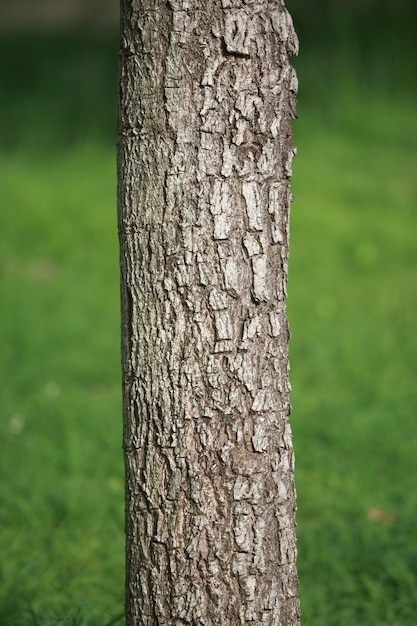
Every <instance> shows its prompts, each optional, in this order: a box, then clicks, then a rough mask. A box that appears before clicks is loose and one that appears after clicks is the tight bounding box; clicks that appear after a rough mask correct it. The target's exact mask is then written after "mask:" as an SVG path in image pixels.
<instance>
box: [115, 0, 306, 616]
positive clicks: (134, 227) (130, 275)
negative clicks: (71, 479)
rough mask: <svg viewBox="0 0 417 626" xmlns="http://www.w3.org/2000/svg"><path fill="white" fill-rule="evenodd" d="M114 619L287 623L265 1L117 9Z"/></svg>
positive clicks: (272, 12)
mask: <svg viewBox="0 0 417 626" xmlns="http://www.w3.org/2000/svg"><path fill="white" fill-rule="evenodd" d="M121 25H122V29H121V45H120V117H119V152H118V158H119V163H118V172H119V234H120V250H121V292H122V361H123V402H124V450H125V464H126V534H127V549H126V550H127V566H126V569H127V599H126V602H127V605H126V611H127V624H128V625H129V626H132V625H135V626H137V625H141V626H156V625H162V624H164V625H169V626H179V625H185V624H192V625H196V626H197V625H199V626H200V625H201V626H226V625H227V626H235V625H236V626H237V625H243V624H247V623H250V624H254V625H259V626H261V625H262V626H278V625H282V626H284V625H285V626H293V625H295V624H299V603H298V597H297V574H296V565H295V559H296V547H295V490H294V482H293V464H294V463H293V450H292V441H291V431H290V427H289V424H288V415H289V412H290V402H289V382H288V338H289V332H288V325H287V318H286V314H285V298H286V279H287V259H288V217H289V205H290V201H291V194H290V188H289V179H290V175H291V162H292V159H293V156H294V152H295V150H294V148H293V144H292V132H291V125H290V122H291V118H292V117H293V116H294V108H295V92H296V89H297V80H296V76H295V73H294V70H293V69H292V67H291V66H290V64H289V60H288V57H289V55H290V54H294V53H296V51H297V39H296V36H295V33H294V30H293V26H292V21H291V18H290V16H289V14H288V12H287V11H286V9H285V8H284V6H283V3H282V2H281V0H167V1H166V0H163V1H162V0H122V16H121Z"/></svg>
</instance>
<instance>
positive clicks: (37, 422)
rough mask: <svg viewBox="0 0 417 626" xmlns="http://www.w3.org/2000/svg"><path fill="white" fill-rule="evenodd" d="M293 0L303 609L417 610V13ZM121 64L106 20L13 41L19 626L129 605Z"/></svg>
mask: <svg viewBox="0 0 417 626" xmlns="http://www.w3.org/2000/svg"><path fill="white" fill-rule="evenodd" d="M291 4H293V5H294V7H291ZM291 4H290V2H288V5H289V8H290V9H292V8H293V10H294V14H295V17H296V24H297V29H298V31H299V33H300V36H301V43H302V45H301V56H300V58H299V59H297V60H296V65H297V70H298V74H299V78H300V86H301V87H300V103H299V117H300V118H299V120H298V121H297V122H296V123H295V139H296V144H297V146H298V156H297V158H296V160H295V162H294V178H293V191H294V196H295V200H294V203H293V207H292V227H291V255H290V279H289V285H288V289H289V303H288V310H289V316H290V322H291V328H292V334H293V338H292V340H291V364H292V376H291V380H292V385H293V396H292V399H293V407H294V410H293V416H292V425H293V431H294V442H295V448H296V455H297V489H298V496H299V513H298V547H299V561H298V564H299V574H300V593H301V603H302V611H303V624H304V625H305V626H362V625H363V626H365V625H366V626H368V625H369V624H378V626H412V624H414V622H415V615H416V614H417V591H416V589H417V539H416V533H415V528H416V525H417V495H416V489H415V476H416V475H417V455H416V453H415V450H416V446H417V430H416V423H415V413H416V409H417V386H416V384H415V376H416V370H417V367H416V362H415V354H416V353H417V332H416V331H417V307H416V295H417V293H416V292H417V282H416V279H415V277H416V275H417V251H416V235H415V233H416V232H417V224H416V211H415V207H416V201H417V179H416V176H415V172H416V171H417V120H416V116H415V110H414V102H413V101H414V99H415V96H416V93H417V88H416V84H415V72H414V70H411V68H413V67H415V61H416V56H417V55H416V53H415V50H414V49H413V46H412V43H411V40H410V33H411V32H412V26H413V25H414V24H415V22H413V20H412V19H411V17H410V15H411V13H410V15H407V16H406V19H404V20H403V22H400V20H399V19H398V20H396V21H395V20H394V21H392V20H391V21H389V20H388V21H387V20H385V21H384V20H383V19H382V17H381V14H380V13H378V19H377V20H375V21H371V20H370V18H369V16H366V15H363V14H362V13H360V12H359V13H358V12H356V13H352V14H351V15H348V16H347V15H346V14H343V15H342V14H341V13H339V12H337V11H336V12H335V13H332V11H330V10H329V11H328V12H323V14H322V17H320V15H319V14H316V16H315V18H314V20H315V21H314V20H313V22H310V19H313V18H312V17H311V16H308V19H305V18H304V19H303V15H304V13H303V11H302V9H303V8H305V7H304V5H303V3H302V2H301V0H293V2H292V3H291ZM305 15H307V13H306V14H305ZM317 15H319V17H317ZM413 15H414V14H413ZM354 16H356V17H355V19H354ZM413 19H414V18H413ZM297 20H298V22H297ZM313 25H314V28H313ZM330 25H331V28H330ZM381 33H383V37H382V36H381ZM365 34H366V37H365V36H364V35H365ZM381 40H383V42H384V45H383V46H382V47H381V45H380V42H381ZM378 42H379V43H378ZM387 46H388V48H387ZM389 51H391V52H392V54H388V52H389ZM116 64H117V50H116V42H115V38H114V37H113V38H112V37H110V38H109V37H105V36H104V35H103V36H91V35H89V36H82V35H78V36H74V35H64V34H61V35H60V36H59V37H58V36H51V35H48V36H47V35H42V36H36V35H30V36H25V37H14V38H11V37H10V38H8V39H3V41H1V42H0V65H1V67H0V76H1V82H2V84H1V85H0V134H1V138H2V141H1V144H0V171H1V177H0V198H1V212H0V277H1V281H0V305H1V306H0V342H1V350H0V376H1V380H2V386H1V387H2V389H1V401H0V475H1V481H0V503H1V507H0V624H2V625H3V624H4V626H35V625H37V626H47V625H52V624H57V623H64V624H67V625H68V626H105V625H106V624H107V625H110V624H112V623H114V624H122V622H123V617H122V613H123V595H124V592H123V578H124V575H123V567H124V565H123V561H124V547H123V546H124V536H123V467H122V453H121V406H120V404H121V401H120V383H119V380H120V374H119V304H118V250H117V232H116V212H115V147H114V146H115V120H116V118H115V116H116V113H115V109H116V106H115V99H116V92H117V85H116V80H117V79H116Z"/></svg>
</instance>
